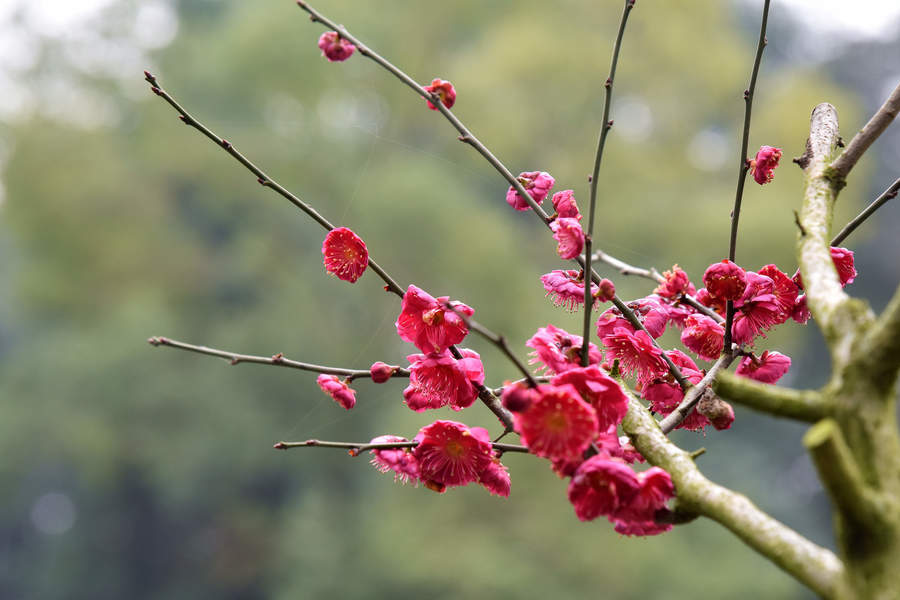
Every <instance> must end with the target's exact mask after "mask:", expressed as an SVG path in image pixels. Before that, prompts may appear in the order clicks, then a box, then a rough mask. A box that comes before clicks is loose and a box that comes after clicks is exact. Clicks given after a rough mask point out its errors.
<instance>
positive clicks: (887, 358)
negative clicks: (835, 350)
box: [858, 286, 900, 401]
mask: <svg viewBox="0 0 900 600" xmlns="http://www.w3.org/2000/svg"><path fill="white" fill-rule="evenodd" d="M858 357H859V360H860V362H862V363H863V364H862V365H861V367H862V369H864V372H865V373H866V376H867V378H868V379H869V380H870V381H871V382H873V383H874V384H876V385H878V386H881V387H884V388H885V389H890V388H891V387H893V386H894V383H895V380H896V379H897V372H898V370H900V286H898V287H897V289H896V290H895V291H894V296H893V298H891V301H890V302H889V303H888V305H887V307H886V308H885V309H884V312H882V313H881V315H880V316H879V317H878V319H877V320H876V321H875V323H874V324H873V325H872V327H871V328H870V329H869V331H868V332H866V335H865V337H864V338H863V340H862V344H861V345H860V351H859V353H858ZM882 397H883V398H884V399H885V400H887V401H893V399H894V394H892V393H888V394H886V395H883V396H882Z"/></svg>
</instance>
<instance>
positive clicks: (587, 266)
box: [581, 0, 634, 367]
mask: <svg viewBox="0 0 900 600" xmlns="http://www.w3.org/2000/svg"><path fill="white" fill-rule="evenodd" d="M633 8H634V0H625V8H624V9H623V10H622V20H621V22H620V23H619V33H618V34H617V35H616V43H615V45H614V46H613V55H612V62H611V63H610V66H609V77H607V78H606V83H605V84H604V88H605V89H606V99H605V100H604V102H603V120H602V121H601V123H602V124H601V125H600V138H599V140H598V141H597V154H596V156H595V157H594V170H593V172H592V173H591V196H590V198H591V199H590V209H589V210H588V230H587V231H586V232H585V236H584V271H585V273H589V272H590V270H591V258H592V257H591V244H592V243H593V237H594V214H595V213H596V207H597V178H598V177H599V175H600V162H601V161H602V160H603V148H604V147H605V146H606V136H607V135H608V134H609V130H610V129H612V126H613V122H612V119H610V118H609V108H610V104H611V103H612V91H613V82H614V81H615V78H616V65H617V64H618V62H619V50H620V49H621V47H622V36H623V35H624V34H625V24H626V23H627V22H628V15H629V14H631V9H633ZM593 307H594V299H593V297H592V296H591V278H590V277H585V278H584V333H583V335H582V337H583V338H584V340H585V343H584V344H582V346H581V366H583V367H586V366H588V355H589V348H590V346H589V345H588V343H587V340H589V339H590V333H591V309H593Z"/></svg>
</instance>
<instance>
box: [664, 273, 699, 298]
mask: <svg viewBox="0 0 900 600" xmlns="http://www.w3.org/2000/svg"><path fill="white" fill-rule="evenodd" d="M663 277H664V278H665V279H666V281H665V283H661V284H659V286H658V287H657V288H656V289H655V290H653V293H654V294H658V295H660V296H662V297H663V298H667V299H668V300H677V299H678V298H679V297H681V295H682V294H690V295H693V294H694V293H695V292H696V290H695V289H694V285H693V284H692V283H691V281H690V279H688V276H687V273H685V272H684V271H682V270H681V267H679V266H678V265H672V270H671V271H663Z"/></svg>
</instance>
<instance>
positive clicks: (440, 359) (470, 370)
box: [403, 348, 484, 412]
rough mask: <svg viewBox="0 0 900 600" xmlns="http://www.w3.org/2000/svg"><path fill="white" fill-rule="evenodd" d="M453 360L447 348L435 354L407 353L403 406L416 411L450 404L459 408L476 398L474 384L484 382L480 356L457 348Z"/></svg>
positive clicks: (453, 407)
mask: <svg viewBox="0 0 900 600" xmlns="http://www.w3.org/2000/svg"><path fill="white" fill-rule="evenodd" d="M460 354H462V356H463V358H462V359H460V360H456V359H455V358H454V357H453V356H452V355H451V354H450V351H449V350H444V351H443V352H440V353H436V354H428V355H425V354H410V355H409V356H408V357H407V359H408V360H409V362H410V367H409V386H408V387H407V388H406V389H405V390H404V391H403V398H404V400H405V402H406V405H407V406H408V407H410V408H411V409H413V410H414V411H416V412H422V411H423V410H426V409H429V408H441V407H442V406H446V405H448V404H449V405H450V408H452V409H453V410H462V409H464V408H467V407H469V406H472V403H473V402H475V398H477V397H478V391H477V390H476V389H475V386H474V385H473V382H474V383H476V384H481V383H484V366H483V365H482V364H481V357H480V356H478V353H477V352H475V351H473V350H467V349H465V348H463V349H461V350H460Z"/></svg>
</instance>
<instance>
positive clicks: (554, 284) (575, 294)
mask: <svg viewBox="0 0 900 600" xmlns="http://www.w3.org/2000/svg"><path fill="white" fill-rule="evenodd" d="M603 281H608V280H606V279H604V280H603ZM541 283H543V284H544V289H545V290H547V295H548V296H550V298H551V299H552V300H553V304H555V305H556V306H564V307H565V308H566V310H568V311H573V310H575V309H576V308H577V307H578V306H581V305H582V304H584V277H583V273H582V271H578V270H576V269H569V270H566V271H563V270H555V271H550V272H549V273H547V274H545V275H541ZM601 283H602V282H601ZM598 292H599V289H598V288H597V286H596V285H595V284H593V283H592V284H591V294H592V295H594V296H596V295H597V293H598Z"/></svg>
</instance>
